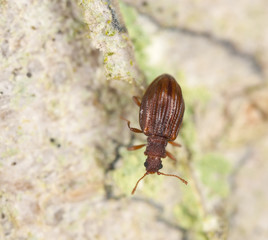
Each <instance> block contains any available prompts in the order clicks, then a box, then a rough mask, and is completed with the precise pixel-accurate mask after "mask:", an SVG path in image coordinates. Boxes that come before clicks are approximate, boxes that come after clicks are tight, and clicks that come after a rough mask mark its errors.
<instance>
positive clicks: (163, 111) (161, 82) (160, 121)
mask: <svg viewBox="0 0 268 240" xmlns="http://www.w3.org/2000/svg"><path fill="white" fill-rule="evenodd" d="M183 114H184V101H183V97H182V93H181V88H180V86H179V84H178V83H177V82H176V80H175V79H174V78H173V77H172V76H170V75H168V74H163V75H161V76H159V77H158V78H156V79H155V80H154V81H153V82H152V83H151V85H150V86H149V87H148V89H147V90H146V92H145V94H144V96H143V98H142V102H141V107H140V117H139V120H140V126H141V130H142V131H143V132H144V134H145V135H147V136H151V135H155V136H161V137H165V138H167V139H168V140H170V141H173V140H175V139H176V137H177V135H178V133H179V130H180V126H181V123H182V119H183Z"/></svg>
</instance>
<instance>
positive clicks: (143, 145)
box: [127, 144, 146, 151]
mask: <svg viewBox="0 0 268 240" xmlns="http://www.w3.org/2000/svg"><path fill="white" fill-rule="evenodd" d="M145 146H146V144H141V145H136V146H131V147H128V148H127V150H128V151H134V150H138V149H140V148H143V147H145Z"/></svg>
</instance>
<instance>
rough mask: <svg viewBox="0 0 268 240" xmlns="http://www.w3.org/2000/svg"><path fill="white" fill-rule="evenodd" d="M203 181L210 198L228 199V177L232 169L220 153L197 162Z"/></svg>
mask: <svg viewBox="0 0 268 240" xmlns="http://www.w3.org/2000/svg"><path fill="white" fill-rule="evenodd" d="M196 168H197V169H198V171H199V172H200V176H201V180H202V182H203V183H204V184H205V186H206V187H207V188H208V190H209V195H208V196H211V197H213V196H215V195H216V196H220V197H227V196H228V193H229V184H228V181H227V180H228V179H227V178H228V175H229V174H230V172H231V170H232V167H231V165H230V163H229V162H228V161H227V160H226V159H225V158H224V157H223V156H222V155H221V154H219V153H216V152H211V153H207V154H205V155H203V156H202V157H201V159H200V160H198V161H196Z"/></svg>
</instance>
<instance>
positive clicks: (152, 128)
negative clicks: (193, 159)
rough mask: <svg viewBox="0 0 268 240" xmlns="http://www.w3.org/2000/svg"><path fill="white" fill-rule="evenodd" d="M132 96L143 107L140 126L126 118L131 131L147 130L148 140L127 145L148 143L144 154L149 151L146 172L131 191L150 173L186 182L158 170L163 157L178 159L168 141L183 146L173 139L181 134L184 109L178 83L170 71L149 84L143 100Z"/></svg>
mask: <svg viewBox="0 0 268 240" xmlns="http://www.w3.org/2000/svg"><path fill="white" fill-rule="evenodd" d="M133 100H134V102H135V103H136V104H137V105H138V106H139V107H140V114H139V122H140V127H141V130H140V129H137V128H132V127H130V121H128V120H126V119H124V120H126V121H127V123H128V127H129V129H130V130H131V131H133V132H136V133H144V134H145V135H146V136H148V138H147V144H142V145H137V146H132V147H129V148H128V150H137V149H140V148H142V147H144V146H146V150H145V152H144V154H145V155H147V159H146V161H145V163H144V166H145V168H146V173H145V174H144V175H143V176H142V177H141V178H140V179H139V180H138V181H137V183H136V186H135V187H134V189H133V191H132V194H134V192H135V190H136V188H137V186H138V183H139V182H140V181H141V180H142V179H143V178H144V177H145V176H146V175H148V174H154V173H157V174H158V175H160V174H161V175H166V176H173V177H177V178H179V179H180V180H181V181H183V182H184V183H185V184H187V181H185V180H184V179H182V178H180V177H178V176H176V175H172V174H165V173H162V172H159V170H160V169H161V168H162V167H163V166H162V161H161V158H165V157H166V156H168V157H170V158H171V159H173V160H175V158H174V157H173V156H172V154H171V153H169V152H168V151H166V149H165V148H166V146H167V144H168V143H170V144H172V145H174V146H180V145H179V144H177V143H174V142H173V141H174V140H175V139H176V137H177V136H178V133H179V130H180V127H181V124H182V119H183V114H184V109H185V105H184V100H183V97H182V92H181V88H180V86H179V84H178V83H177V82H176V80H175V79H174V78H173V77H172V76H170V75H168V74H163V75H160V76H159V77H157V78H156V79H155V80H154V81H153V82H152V83H151V84H150V86H149V87H148V88H147V90H146V92H145V94H144V95H143V97H142V100H141V102H140V101H139V98H138V97H135V96H134V97H133Z"/></svg>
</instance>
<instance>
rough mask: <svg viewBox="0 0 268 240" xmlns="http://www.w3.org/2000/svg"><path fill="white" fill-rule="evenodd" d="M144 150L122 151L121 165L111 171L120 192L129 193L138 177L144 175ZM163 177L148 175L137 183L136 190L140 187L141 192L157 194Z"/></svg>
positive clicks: (150, 195)
mask: <svg viewBox="0 0 268 240" xmlns="http://www.w3.org/2000/svg"><path fill="white" fill-rule="evenodd" d="M143 152H144V151H142V150H140V151H138V152H137V153H135V154H134V153H131V152H127V151H125V150H124V151H122V154H121V156H122V162H123V164H122V166H121V167H120V168H119V169H117V170H115V171H113V179H114V181H115V182H116V185H117V186H118V187H119V188H120V190H121V191H122V192H124V193H125V194H126V195H128V196H129V195H130V194H131V191H132V189H133V188H134V186H135V184H136V182H137V181H138V179H139V178H140V177H141V176H143V175H144V173H145V167H144V165H143V163H144V162H145V159H146V157H145V155H144V154H143ZM162 181H163V178H161V177H159V176H158V175H156V174H154V175H148V176H146V177H145V178H144V179H143V181H141V182H140V183H139V186H138V190H137V191H139V190H140V189H142V193H143V194H145V195H147V196H149V197H154V196H156V195H157V194H159V191H160V188H159V186H160V185H161V183H162Z"/></svg>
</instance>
